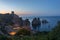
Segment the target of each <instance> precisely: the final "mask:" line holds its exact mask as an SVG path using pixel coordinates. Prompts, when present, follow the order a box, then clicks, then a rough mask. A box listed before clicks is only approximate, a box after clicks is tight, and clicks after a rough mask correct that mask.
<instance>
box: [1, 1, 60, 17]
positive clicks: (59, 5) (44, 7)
mask: <svg viewBox="0 0 60 40" xmlns="http://www.w3.org/2000/svg"><path fill="white" fill-rule="evenodd" d="M11 11H14V12H15V14H17V15H25V16H29V15H32V16H33V15H34V16H60V0H0V13H2V14H4V13H8V12H9V13H10V12H11Z"/></svg>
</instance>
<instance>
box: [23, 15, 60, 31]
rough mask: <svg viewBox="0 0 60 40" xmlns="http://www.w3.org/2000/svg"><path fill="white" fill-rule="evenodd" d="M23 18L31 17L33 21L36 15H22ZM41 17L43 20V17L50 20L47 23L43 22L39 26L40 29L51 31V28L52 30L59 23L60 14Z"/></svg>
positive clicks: (30, 19)
mask: <svg viewBox="0 0 60 40" xmlns="http://www.w3.org/2000/svg"><path fill="white" fill-rule="evenodd" d="M22 18H23V19H24V20H25V19H29V21H30V22H32V20H33V18H34V16H33V17H22ZM39 18H40V20H41V21H42V20H43V19H46V20H47V21H48V22H49V23H47V24H42V23H41V26H40V27H39V31H50V30H52V28H54V27H55V26H56V25H57V22H58V21H60V16H41V17H39ZM31 28H32V26H31ZM32 29H33V28H32ZM36 30H37V29H36Z"/></svg>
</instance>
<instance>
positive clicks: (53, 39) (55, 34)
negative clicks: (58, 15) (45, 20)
mask: <svg viewBox="0 0 60 40" xmlns="http://www.w3.org/2000/svg"><path fill="white" fill-rule="evenodd" d="M48 35H49V39H50V40H60V23H59V24H58V25H57V26H56V27H55V28H54V29H53V30H52V31H51V32H50V33H49V34H48Z"/></svg>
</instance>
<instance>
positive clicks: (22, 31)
mask: <svg viewBox="0 0 60 40" xmlns="http://www.w3.org/2000/svg"><path fill="white" fill-rule="evenodd" d="M16 35H30V31H28V30H26V29H20V30H19V31H18V32H17V34H16Z"/></svg>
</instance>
